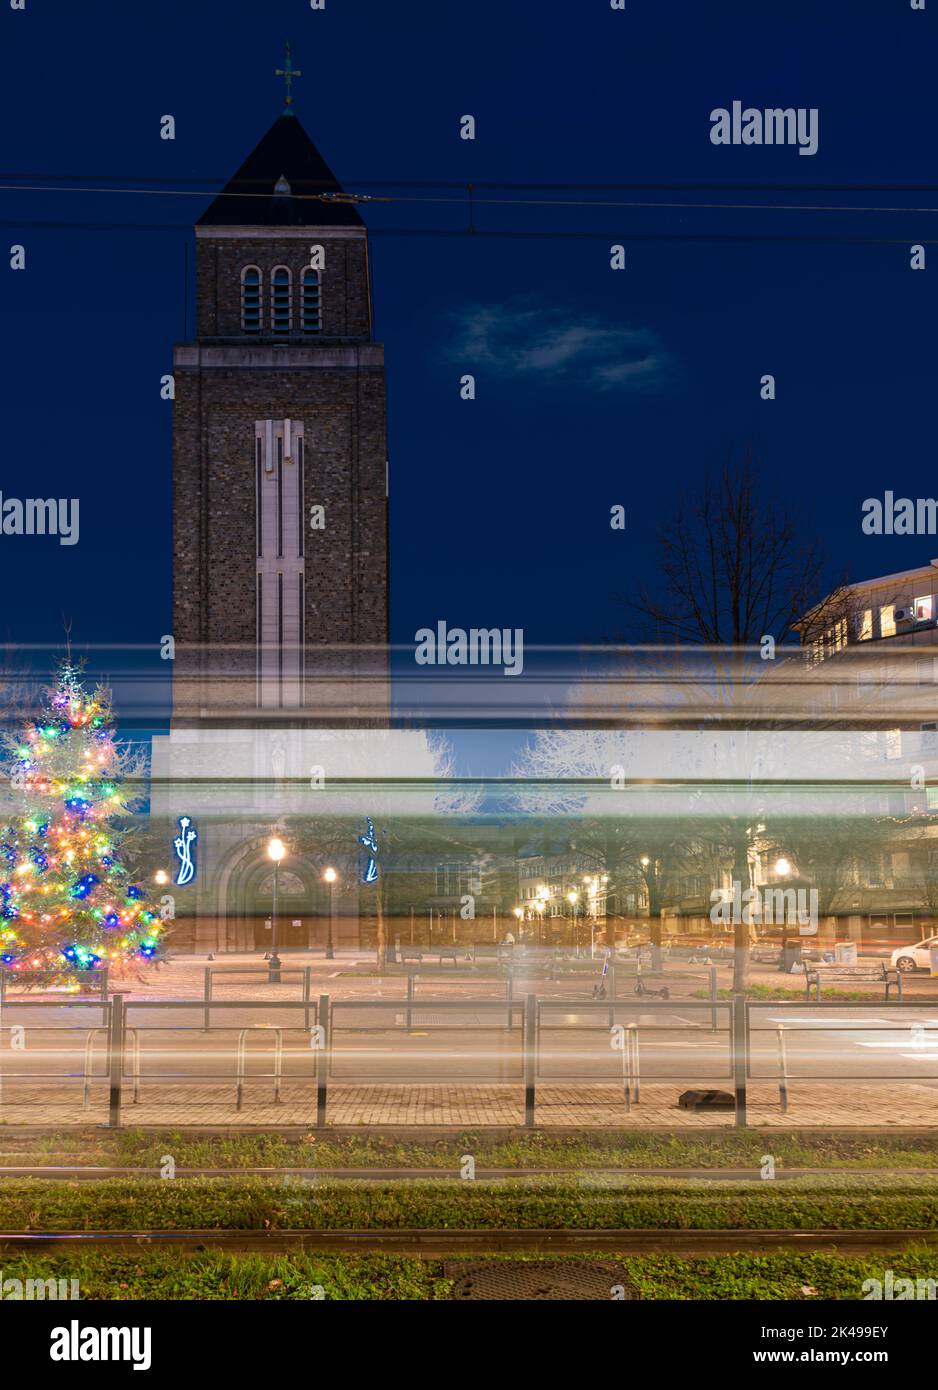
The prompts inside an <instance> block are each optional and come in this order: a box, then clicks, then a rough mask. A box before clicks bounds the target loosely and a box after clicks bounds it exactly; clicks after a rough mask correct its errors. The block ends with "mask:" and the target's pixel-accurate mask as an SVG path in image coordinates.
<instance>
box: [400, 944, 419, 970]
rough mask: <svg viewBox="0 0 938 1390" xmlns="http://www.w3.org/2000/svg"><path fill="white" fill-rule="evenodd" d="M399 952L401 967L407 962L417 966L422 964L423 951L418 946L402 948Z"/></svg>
mask: <svg viewBox="0 0 938 1390" xmlns="http://www.w3.org/2000/svg"><path fill="white" fill-rule="evenodd" d="M400 952H401V965H406V964H407V962H408V961H409V960H413V961H416V962H417V964H418V965H422V964H423V951H421V949H420V947H419V946H402V947H401V948H400Z"/></svg>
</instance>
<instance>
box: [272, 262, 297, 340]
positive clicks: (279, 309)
mask: <svg viewBox="0 0 938 1390" xmlns="http://www.w3.org/2000/svg"><path fill="white" fill-rule="evenodd" d="M270 326H271V328H272V329H273V332H274V334H275V336H278V337H279V336H282V335H285V334H287V333H289V332H290V330H291V329H292V327H293V278H292V276H291V275H290V272H289V270H288V269H287V267H286V266H285V265H278V266H274V269H273V270H272V271H271V272H270Z"/></svg>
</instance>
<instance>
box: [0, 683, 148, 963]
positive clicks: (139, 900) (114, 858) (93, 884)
mask: <svg viewBox="0 0 938 1390" xmlns="http://www.w3.org/2000/svg"><path fill="white" fill-rule="evenodd" d="M8 747H9V752H10V755H11V758H10V762H11V766H10V774H11V775H10V780H11V784H12V787H13V797H14V803H13V804H14V806H15V808H16V814H15V816H14V818H12V819H10V820H9V821H8V823H7V824H6V825H5V826H3V828H2V831H0V961H2V963H3V965H4V966H5V967H6V968H7V969H8V970H13V971H28V972H30V973H31V974H33V975H34V976H35V977H37V978H38V980H39V981H40V982H41V983H43V984H65V985H68V984H74V986H75V988H78V985H79V977H81V976H84V975H86V974H87V972H89V971H96V970H102V969H104V968H105V967H108V968H109V969H110V970H111V971H112V972H114V973H116V974H121V973H126V972H127V971H128V970H129V969H130V968H132V967H134V966H138V965H141V964H145V963H146V962H148V961H152V960H154V959H155V958H156V957H158V955H159V952H160V935H161V931H162V922H161V921H160V916H159V913H158V912H157V911H156V910H155V909H154V908H153V907H152V906H151V905H150V904H149V903H148V902H147V900H146V895H145V894H144V892H143V890H142V889H141V888H138V887H136V886H135V885H134V884H132V883H130V882H129V881H128V874H127V870H126V868H125V867H124V865H123V863H122V862H121V853H120V849H121V844H122V842H123V840H124V837H125V835H126V833H127V832H126V829H125V828H121V826H120V822H121V820H124V819H126V817H127V815H128V806H127V802H126V800H125V796H124V793H123V791H122V783H123V781H124V779H125V777H126V776H127V774H128V771H129V770H130V768H131V765H132V764H133V763H134V761H135V760H134V758H133V755H132V754H130V753H128V752H126V751H124V750H122V749H121V748H120V746H119V745H118V744H117V742H116V741H115V736H114V722H113V716H112V713H111V704H110V696H109V693H108V692H107V691H106V690H104V689H102V688H100V687H99V688H98V689H96V690H95V692H94V694H88V693H87V692H86V691H85V689H84V687H83V686H82V683H81V681H80V680H79V672H78V671H77V670H76V669H75V667H73V666H72V665H71V663H70V662H65V663H64V664H63V665H62V667H61V670H60V673H59V678H58V682H57V684H56V686H55V688H54V689H50V690H48V691H46V692H45V698H44V700H43V705H42V709H41V712H40V715H39V717H38V718H37V719H31V720H29V721H28V722H27V723H26V724H25V726H24V727H23V729H22V731H21V732H20V733H19V734H18V735H14V736H13V737H12V739H8Z"/></svg>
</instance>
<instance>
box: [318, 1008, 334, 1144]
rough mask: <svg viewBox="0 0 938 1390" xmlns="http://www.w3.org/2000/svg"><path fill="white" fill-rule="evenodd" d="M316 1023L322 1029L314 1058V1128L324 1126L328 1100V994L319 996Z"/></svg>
mask: <svg viewBox="0 0 938 1390" xmlns="http://www.w3.org/2000/svg"><path fill="white" fill-rule="evenodd" d="M316 1022H317V1023H318V1024H319V1026H320V1028H321V1029H322V1035H321V1036H322V1047H321V1048H320V1049H319V1055H318V1056H317V1058H316V1127H317V1129H324V1128H325V1125H326V1105H327V1103H328V1100H329V1050H330V1048H331V1046H332V1014H331V1011H330V1007H329V996H328V994H320V996H319V1008H318V1009H317V1011H316Z"/></svg>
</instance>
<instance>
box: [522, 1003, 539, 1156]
mask: <svg viewBox="0 0 938 1390" xmlns="http://www.w3.org/2000/svg"><path fill="white" fill-rule="evenodd" d="M521 1046H522V1049H523V1053H524V1127H525V1129H533V1128H534V1109H535V1105H536V1102H537V1096H536V1094H535V1090H536V1084H537V1080H536V1073H535V1058H536V1049H537V995H536V994H527V995H525V999H524V1029H523V1033H522V1040H521Z"/></svg>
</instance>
